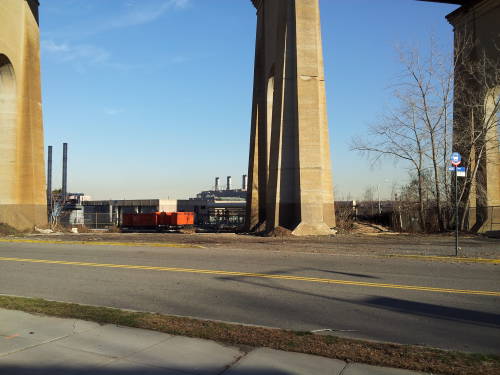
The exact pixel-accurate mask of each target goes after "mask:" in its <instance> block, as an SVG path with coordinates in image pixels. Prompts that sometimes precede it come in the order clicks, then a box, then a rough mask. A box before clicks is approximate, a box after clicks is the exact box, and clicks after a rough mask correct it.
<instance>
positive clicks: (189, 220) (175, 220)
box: [170, 212, 194, 226]
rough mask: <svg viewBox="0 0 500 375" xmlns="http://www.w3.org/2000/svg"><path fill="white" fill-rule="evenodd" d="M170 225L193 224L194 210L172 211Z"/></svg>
mask: <svg viewBox="0 0 500 375" xmlns="http://www.w3.org/2000/svg"><path fill="white" fill-rule="evenodd" d="M170 225H175V226H181V225H194V212H172V216H171V221H170Z"/></svg>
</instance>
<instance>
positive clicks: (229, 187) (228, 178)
mask: <svg viewBox="0 0 500 375" xmlns="http://www.w3.org/2000/svg"><path fill="white" fill-rule="evenodd" d="M226 190H231V176H227V189H226Z"/></svg>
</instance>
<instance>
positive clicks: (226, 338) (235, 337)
mask: <svg viewBox="0 0 500 375" xmlns="http://www.w3.org/2000/svg"><path fill="white" fill-rule="evenodd" d="M0 308H4V309H9V310H19V311H25V312H28V313H35V314H43V315H49V316H55V317H61V318H72V319H81V320H88V321H93V322H97V323H101V324H116V325H120V326H127V327H134V328H142V329H149V330H153V331H158V332H163V333H168V334H171V335H179V336H188V337H196V338H202V339H209V340H215V341H219V342H222V343H225V344H231V345H248V346H252V347H267V348H272V349H277V350H285V351H290V352H298V353H306V354H313V355H319V356H323V357H327V358H336V359H340V360H343V361H350V362H358V363H366V364H370V365H375V366H386V367H396V368H402V369H407V370H413V371H422V372H430V373H434V374H443V375H477V374H483V375H494V374H499V373H500V356H493V355H482V354H471V353H461V352H454V351H446V350H440V349H434V348H427V347H422V346H413V345H398V344H388V343H377V342H371V341H362V340H354V339H347V338H341V337H335V336H330V335H328V336H325V335H317V334H312V333H310V332H297V331H288V330H281V329H273V328H264V327H255V326H245V325H238V324H228V323H221V322H214V321H208V320H200V319H192V318H184V317H176V316H168V315H161V314H154V313H144V312H134V311H127V310H119V309H114V308H108V307H97V306H87V305H78V304H74V303H65V302H54V301H47V300H43V299H34V298H25V297H11V296H0Z"/></svg>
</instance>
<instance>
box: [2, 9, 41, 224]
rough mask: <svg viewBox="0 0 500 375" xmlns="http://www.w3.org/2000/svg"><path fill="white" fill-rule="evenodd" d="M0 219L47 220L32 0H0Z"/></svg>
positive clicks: (37, 37)
mask: <svg viewBox="0 0 500 375" xmlns="http://www.w3.org/2000/svg"><path fill="white" fill-rule="evenodd" d="M0 222H2V223H7V224H9V225H11V226H13V227H15V228H18V229H27V228H30V227H33V226H34V225H44V224H46V223H47V200H46V194H45V171H44V145H43V127H42V109H41V86H40V35H39V29H38V1H37V0H1V1H0Z"/></svg>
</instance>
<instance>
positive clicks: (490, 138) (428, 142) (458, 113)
mask: <svg viewBox="0 0 500 375" xmlns="http://www.w3.org/2000/svg"><path fill="white" fill-rule="evenodd" d="M491 55H492V53H491V52H490V54H489V55H488V54H487V53H486V52H485V51H484V50H480V49H479V48H478V47H477V46H475V45H474V43H473V41H472V39H471V38H467V37H464V36H458V37H457V38H456V42H455V51H454V54H451V53H449V52H442V51H441V49H440V48H439V47H438V45H437V43H436V42H435V40H433V39H431V44H430V48H429V52H428V53H426V54H425V55H423V54H422V53H421V52H420V51H418V50H417V49H400V50H399V57H400V62H401V65H402V67H403V73H402V75H401V76H400V77H398V80H399V81H398V83H397V84H396V85H395V86H394V90H393V98H394V99H395V103H396V104H395V105H394V106H393V107H392V109H391V110H390V111H389V112H387V113H385V114H384V115H383V116H382V119H381V121H379V122H378V123H377V124H375V125H372V126H371V127H370V129H369V136H368V137H366V138H360V137H358V138H355V139H353V141H352V144H351V149H352V150H356V151H359V152H361V153H364V154H367V155H368V156H369V157H370V158H371V159H372V160H373V161H374V162H375V161H378V160H380V159H381V158H383V157H390V158H392V159H394V160H397V161H402V162H404V163H405V164H406V165H407V166H408V167H409V168H410V169H412V170H413V172H414V174H415V181H416V184H417V193H418V194H417V195H418V206H419V208H418V209H419V219H420V221H421V225H422V229H423V230H425V217H424V216H425V215H424V201H425V200H426V197H424V194H425V195H427V194H428V193H430V195H431V196H432V198H433V199H432V202H433V206H434V207H435V209H436V215H437V221H438V226H439V229H440V230H443V229H445V227H446V223H445V218H444V212H443V206H444V205H446V202H451V201H452V198H451V197H452V188H451V185H452V184H451V183H450V177H449V176H448V174H447V167H448V164H449V154H450V153H451V151H452V146H451V145H452V134H454V139H453V151H460V153H462V155H463V156H464V165H465V166H467V167H468V170H467V177H466V179H465V180H464V181H463V182H462V183H461V185H460V187H459V189H460V190H459V197H460V202H461V205H462V207H463V212H464V213H466V212H467V211H468V209H469V207H470V204H471V197H472V194H475V195H474V196H475V199H476V201H477V204H476V206H477V207H478V208H479V207H484V206H486V205H487V202H486V192H485V189H486V186H487V181H486V164H487V163H493V162H494V161H493V160H491V159H492V158H493V156H494V157H495V158H498V156H499V153H498V147H499V142H498V131H497V129H498V112H499V109H500V107H499V101H500V69H499V62H500V59H498V58H492V57H491ZM493 55H495V54H493ZM496 56H497V57H498V56H499V49H497V50H496ZM452 127H453V132H452ZM429 172H430V175H431V176H432V177H431V179H432V180H431V179H430V178H429ZM429 182H432V184H431V185H432V186H430V187H429ZM479 215H482V216H483V219H484V217H485V215H487V214H486V213H484V212H482V211H480V212H479ZM466 216H467V215H465V214H463V215H462V220H461V227H462V228H463V227H464V226H465V220H466ZM457 221H458V220H457ZM477 225H478V226H480V225H481V220H478V224H477ZM474 229H478V228H473V230H474Z"/></svg>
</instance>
